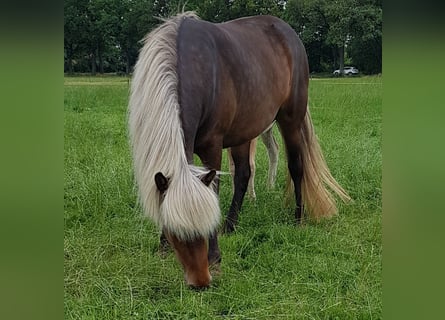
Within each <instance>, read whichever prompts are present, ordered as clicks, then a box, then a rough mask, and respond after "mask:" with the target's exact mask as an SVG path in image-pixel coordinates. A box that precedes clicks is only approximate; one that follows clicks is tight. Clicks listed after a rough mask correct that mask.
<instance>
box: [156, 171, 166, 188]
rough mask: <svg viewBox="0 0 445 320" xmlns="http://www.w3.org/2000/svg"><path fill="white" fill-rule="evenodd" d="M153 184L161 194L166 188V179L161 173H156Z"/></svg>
mask: <svg viewBox="0 0 445 320" xmlns="http://www.w3.org/2000/svg"><path fill="white" fill-rule="evenodd" d="M155 183H156V187H158V190H159V191H160V192H161V193H163V192H165V190H167V188H168V179H167V178H166V177H165V176H164V175H163V174H162V173H161V172H158V173H156V175H155Z"/></svg>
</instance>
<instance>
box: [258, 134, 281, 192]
mask: <svg viewBox="0 0 445 320" xmlns="http://www.w3.org/2000/svg"><path fill="white" fill-rule="evenodd" d="M261 140H263V143H264V145H265V146H266V149H267V154H268V156H269V174H268V177H267V185H268V187H269V188H273V186H274V184H275V179H276V177H277V167H278V143H277V141H276V140H275V137H274V135H273V126H271V127H270V128H269V129H267V130H266V131H264V133H263V134H262V135H261Z"/></svg>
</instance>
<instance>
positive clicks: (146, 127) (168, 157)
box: [128, 12, 220, 238]
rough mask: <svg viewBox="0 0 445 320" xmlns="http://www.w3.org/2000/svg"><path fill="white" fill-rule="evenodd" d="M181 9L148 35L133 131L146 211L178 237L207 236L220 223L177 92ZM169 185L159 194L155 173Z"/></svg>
mask: <svg viewBox="0 0 445 320" xmlns="http://www.w3.org/2000/svg"><path fill="white" fill-rule="evenodd" d="M184 17H195V18H197V16H196V15H194V14H193V13H189V12H186V13H182V14H179V15H177V16H175V17H173V18H171V19H169V20H166V21H165V22H164V23H163V24H161V25H160V26H159V27H157V28H156V29H154V30H153V31H151V32H150V33H149V34H148V35H147V36H146V37H145V39H144V45H143V47H142V49H141V51H140V53H139V58H138V61H137V63H136V66H135V69H134V73H133V79H132V84H131V93H130V103H129V117H128V118H129V119H128V121H129V131H130V132H129V133H130V140H131V146H132V151H133V162H134V170H135V178H136V183H137V185H138V189H139V199H140V202H141V203H142V205H143V208H144V211H145V214H146V215H148V216H149V217H151V218H152V219H153V220H154V221H155V222H156V223H157V224H158V226H160V227H161V228H164V229H167V230H168V231H170V232H172V233H173V234H175V235H176V236H178V237H179V238H194V237H196V236H208V235H209V234H210V233H211V232H213V231H214V229H215V228H216V227H217V225H218V223H219V217H220V212H219V202H218V198H217V195H216V194H215V192H213V191H212V190H211V188H209V187H207V186H205V185H204V184H203V183H202V182H201V181H200V179H199V176H200V175H202V174H203V172H204V171H203V170H202V169H198V168H195V167H192V166H190V165H189V164H188V162H187V158H186V154H185V146H184V137H183V136H184V133H183V130H182V124H181V120H180V106H179V102H178V96H177V88H178V76H177V73H176V65H177V48H176V38H177V34H178V30H179V27H180V24H181V22H182V21H183V18H184ZM158 172H161V173H162V174H163V175H164V176H165V177H167V179H168V180H169V181H168V189H167V190H166V191H165V193H164V194H160V192H159V190H158V189H157V187H156V183H155V175H156V174H157V173H158Z"/></svg>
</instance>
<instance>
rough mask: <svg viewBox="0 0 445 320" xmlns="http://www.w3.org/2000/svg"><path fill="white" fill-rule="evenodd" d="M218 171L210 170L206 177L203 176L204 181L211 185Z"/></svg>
mask: <svg viewBox="0 0 445 320" xmlns="http://www.w3.org/2000/svg"><path fill="white" fill-rule="evenodd" d="M215 176H216V171H215V170H210V171H209V172H208V173H207V174H206V175H205V176H204V177H202V178H201V181H202V183H204V184H205V185H206V186H209V185H210V184H211V183H212V181H213V179H215Z"/></svg>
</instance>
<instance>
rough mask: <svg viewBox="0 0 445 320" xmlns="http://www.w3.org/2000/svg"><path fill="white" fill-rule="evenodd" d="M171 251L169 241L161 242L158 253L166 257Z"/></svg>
mask: <svg viewBox="0 0 445 320" xmlns="http://www.w3.org/2000/svg"><path fill="white" fill-rule="evenodd" d="M170 251H171V247H170V245H169V244H168V243H162V242H161V243H160V244H159V249H158V254H159V255H160V256H161V258H166V257H167V256H168V254H169V253H170Z"/></svg>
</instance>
